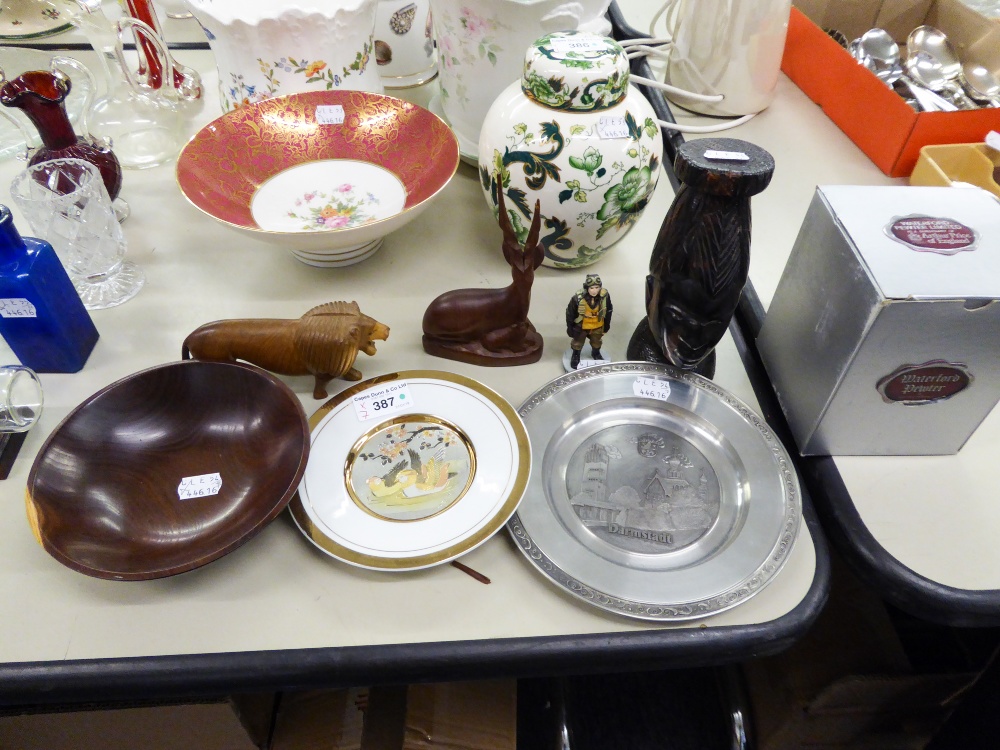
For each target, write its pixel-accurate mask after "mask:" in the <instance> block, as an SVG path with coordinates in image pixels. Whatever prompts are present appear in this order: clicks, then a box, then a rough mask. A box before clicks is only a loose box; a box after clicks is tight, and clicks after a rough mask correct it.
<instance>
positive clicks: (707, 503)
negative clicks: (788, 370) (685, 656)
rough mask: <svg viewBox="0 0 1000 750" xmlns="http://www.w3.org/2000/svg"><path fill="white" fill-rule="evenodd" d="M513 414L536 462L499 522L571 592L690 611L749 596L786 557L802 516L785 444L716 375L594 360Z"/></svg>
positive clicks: (669, 617) (647, 609)
mask: <svg viewBox="0 0 1000 750" xmlns="http://www.w3.org/2000/svg"><path fill="white" fill-rule="evenodd" d="M518 413H519V414H520V416H521V418H522V419H523V421H524V424H525V427H526V428H527V430H528V435H529V438H530V441H531V446H532V452H533V456H532V469H531V475H530V477H529V480H528V487H527V489H526V491H525V495H524V499H523V500H522V502H521V505H520V506H519V508H518V510H517V512H516V513H515V514H514V515H513V516H512V517H511V520H510V521H509V522H508V524H507V528H508V530H509V531H510V533H511V535H512V536H513V538H514V540H515V541H516V542H517V544H518V546H519V547H520V549H521V551H522V552H524V554H525V555H526V556H527V557H528V559H529V560H530V561H531V562H532V563H533V564H534V565H535V567H537V568H538V569H539V570H540V571H541V572H542V573H543V574H544V575H545V576H546V577H547V578H548V579H549V580H550V581H552V582H553V583H555V584H556V585H557V586H559V587H560V588H562V589H563V590H564V591H567V592H569V593H570V594H572V595H573V596H576V597H578V598H580V599H582V600H584V601H586V602H589V603H590V604H593V605H594V606H597V607H600V608H602V609H605V610H608V611H611V612H615V613H618V614H621V615H626V616H628V617H637V618H641V619H646V620H658V621H681V620H691V619H696V618H701V617H706V616H708V615H713V614H716V613H718V612H722V611H724V610H727V609H730V608H731V607H735V606H736V605H738V604H740V603H742V602H744V601H746V600H747V599H749V598H750V597H751V596H753V595H754V594H756V593H757V592H758V591H760V590H761V589H763V588H764V586H766V585H767V584H768V583H770V581H771V580H773V579H774V576H775V575H776V574H777V572H778V571H779V570H780V569H781V566H782V565H783V564H784V562H785V560H786V558H787V557H788V553H789V551H790V550H791V547H792V543H793V542H794V541H795V536H796V534H797V532H798V528H799V522H800V518H801V515H802V507H801V495H800V492H799V485H798V480H797V477H796V475H795V471H794V469H793V467H792V464H791V461H790V460H789V458H788V454H787V453H786V451H785V449H784V447H783V446H782V445H781V443H780V442H779V441H778V439H777V438H776V437H775V436H774V434H773V433H772V432H771V430H770V428H769V427H768V426H767V424H766V423H765V422H764V420H763V419H762V418H761V417H760V416H758V415H757V414H756V413H754V412H753V411H752V410H751V409H750V408H748V407H747V406H746V405H745V404H744V403H743V402H742V401H740V400H739V399H737V398H736V397H735V396H733V395H731V394H730V393H728V392H726V391H725V390H723V389H722V388H720V387H719V386H717V385H715V384H714V383H712V382H711V381H710V380H706V379H704V378H701V377H699V376H697V375H693V374H690V373H682V372H679V371H677V370H674V369H672V368H669V367H665V366H660V365H653V364H648V363H640V362H622V363H615V364H608V365H601V366H598V367H592V368H588V369H586V370H580V371H576V372H573V373H569V374H567V375H564V376H562V377H559V378H556V379H555V380H553V381H552V382H550V383H549V384H548V385H546V386H544V387H543V388H542V389H540V390H539V391H537V392H535V393H534V394H533V395H532V396H530V397H529V398H528V400H527V401H525V402H524V404H523V405H522V406H521V408H520V409H519V412H518Z"/></svg>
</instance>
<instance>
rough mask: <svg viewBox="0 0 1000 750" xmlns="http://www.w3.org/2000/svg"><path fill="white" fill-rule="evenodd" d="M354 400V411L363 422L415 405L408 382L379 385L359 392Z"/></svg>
mask: <svg viewBox="0 0 1000 750" xmlns="http://www.w3.org/2000/svg"><path fill="white" fill-rule="evenodd" d="M353 401H354V411H355V413H356V414H357V415H358V419H359V420H360V421H362V422H365V421H367V420H369V419H375V418H377V417H384V416H386V415H387V414H394V413H395V412H398V411H403V410H404V409H410V408H411V407H412V406H413V397H412V396H411V395H410V388H409V386H408V385H407V383H406V382H402V383H386V384H385V385H380V386H377V387H375V388H372V389H370V390H367V391H365V392H364V393H359V394H358V395H356V396H355V397H354V399H353Z"/></svg>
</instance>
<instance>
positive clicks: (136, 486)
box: [27, 361, 309, 581]
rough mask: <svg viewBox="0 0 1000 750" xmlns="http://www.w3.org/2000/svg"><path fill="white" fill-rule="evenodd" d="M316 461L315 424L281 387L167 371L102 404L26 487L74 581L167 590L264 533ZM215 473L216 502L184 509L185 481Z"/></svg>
mask: <svg viewBox="0 0 1000 750" xmlns="http://www.w3.org/2000/svg"><path fill="white" fill-rule="evenodd" d="M308 455H309V425H308V422H307V421H306V416H305V412H304V411H303V409H302V406H301V404H300V403H299V400H298V398H297V397H296V396H295V394H294V393H292V391H291V390H290V389H289V388H288V386H286V385H285V384H284V383H282V382H281V381H280V380H278V379H277V378H275V377H274V376H273V375H271V374H269V373H267V372H265V371H263V370H261V369H259V368H257V367H253V366H250V365H244V364H241V363H224V362H198V361H187V362H175V363H171V364H167V365H161V366H159V367H154V368H151V369H149V370H144V371H142V372H138V373H136V374H134V375H130V376H128V377H126V378H123V379H122V380H119V381H118V382H116V383H112V384H111V385H109V386H108V387H107V388H104V389H103V390H101V391H99V392H97V393H95V394H94V395H93V396H91V397H90V398H88V399H87V400H86V401H84V402H83V403H82V404H80V406H78V407H77V408H76V409H75V410H73V412H72V413H71V414H70V415H69V416H68V417H66V419H64V420H63V422H62V423H61V424H60V425H59V426H58V427H57V428H56V429H55V431H54V432H53V433H52V435H51V436H50V437H49V439H48V440H47V441H46V442H45V444H44V445H43V446H42V449H41V451H40V452H39V453H38V456H37V458H36V459H35V463H34V465H33V466H32V467H31V473H30V474H29V475H28V490H27V508H28V518H29V521H30V522H31V525H32V528H33V530H34V532H35V536H36V537H37V538H38V541H39V543H41V545H42V546H43V547H44V548H45V549H46V551H48V552H49V554H51V555H52V556H53V557H55V558H56V559H57V560H58V561H59V562H61V563H63V564H64V565H67V566H68V567H70V568H72V569H73V570H77V571H80V572H81V573H86V574H87V575H91V576H95V577H97V578H108V579H113V580H122V581H139V580H148V579H151V578H161V577H164V576H169V575H174V574H176V573H182V572H184V571H187V570H191V569H193V568H197V567H199V566H201V565H204V564H206V563H208V562H211V561H212V560H215V559H218V558H219V557H222V556H223V555H225V554H226V553H227V552H231V551H232V550H234V549H235V548H236V547H238V546H240V545H241V544H243V543H244V542H246V541H247V540H248V539H250V538H251V537H252V536H253V535H254V534H256V533H257V532H259V531H260V530H261V529H263V528H264V527H265V526H266V525H267V524H268V523H269V522H270V521H272V520H273V519H274V518H275V517H276V516H277V515H278V514H279V513H280V512H281V511H282V509H283V508H284V507H285V506H286V505H287V504H288V501H289V500H290V499H291V497H292V494H293V493H294V492H295V491H296V489H297V488H298V485H299V481H300V480H301V478H302V473H303V472H304V471H305V467H306V459H307V458H308ZM216 473H218V474H219V475H220V476H221V479H222V485H221V489H220V490H219V491H218V493H217V494H208V495H205V496H196V497H191V498H189V499H181V497H180V493H179V490H178V488H179V486H180V484H181V482H182V480H185V479H187V478H191V477H199V476H204V475H212V474H216ZM185 494H189V493H187V492H185Z"/></svg>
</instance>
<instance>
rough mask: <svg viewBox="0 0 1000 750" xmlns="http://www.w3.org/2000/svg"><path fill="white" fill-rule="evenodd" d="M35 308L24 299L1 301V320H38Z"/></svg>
mask: <svg viewBox="0 0 1000 750" xmlns="http://www.w3.org/2000/svg"><path fill="white" fill-rule="evenodd" d="M37 317H38V313H37V312H36V311H35V306H34V305H33V304H31V302H29V301H28V300H26V299H25V298H24V297H7V298H5V299H0V318H37Z"/></svg>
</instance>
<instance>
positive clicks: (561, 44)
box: [550, 36, 607, 55]
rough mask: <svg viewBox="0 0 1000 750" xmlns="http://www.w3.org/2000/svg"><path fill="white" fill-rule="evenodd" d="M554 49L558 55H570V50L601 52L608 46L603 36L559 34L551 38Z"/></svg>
mask: <svg viewBox="0 0 1000 750" xmlns="http://www.w3.org/2000/svg"><path fill="white" fill-rule="evenodd" d="M550 43H551V44H552V51H553V52H555V53H556V54H557V55H568V54H569V53H570V52H600V51H601V50H603V49H605V48H606V47H607V42H605V41H604V39H602V38H595V37H582V38H580V37H575V36H557V37H556V38H555V39H553V40H551V42H550Z"/></svg>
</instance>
